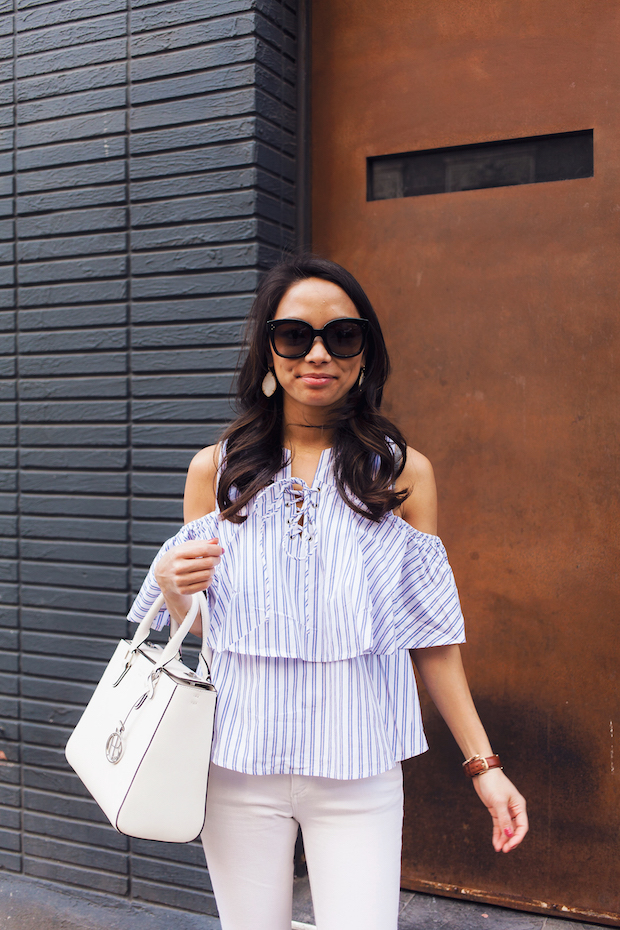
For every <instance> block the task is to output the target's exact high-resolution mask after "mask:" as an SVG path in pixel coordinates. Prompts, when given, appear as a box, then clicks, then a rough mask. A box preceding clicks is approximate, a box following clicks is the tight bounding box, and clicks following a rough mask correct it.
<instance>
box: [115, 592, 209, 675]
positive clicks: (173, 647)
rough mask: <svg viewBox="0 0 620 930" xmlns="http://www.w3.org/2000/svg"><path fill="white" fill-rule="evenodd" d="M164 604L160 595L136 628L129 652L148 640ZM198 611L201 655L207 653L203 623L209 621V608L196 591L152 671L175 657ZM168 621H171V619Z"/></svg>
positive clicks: (206, 631) (204, 624)
mask: <svg viewBox="0 0 620 930" xmlns="http://www.w3.org/2000/svg"><path fill="white" fill-rule="evenodd" d="M164 603H165V602H164V595H163V594H160V595H159V596H158V597H157V598H156V599H155V600H154V601H153V603H152V605H151V607H150V608H149V610H148V612H147V613H146V615H145V616H144V618H143V619H142V620H141V622H140V625H139V626H138V629H137V630H136V632H135V633H134V637H133V639H132V641H131V645H130V647H129V648H130V651H131V652H134V651H135V650H136V649H139V647H140V646H141V645H142V644H143V643H144V642H146V640H147V639H148V638H149V633H150V630H151V623H152V622H153V620H154V618H155V617H156V616H157V614H158V613H159V611H160V610H161V608H162V607H163V606H164ZM199 610H200V613H201V616H202V647H203V650H202V652H201V655H203V652H204V651H205V649H206V650H207V652H208V651H209V650H208V648H207V646H206V640H207V633H208V622H205V621H208V619H209V607H208V604H207V599H206V597H205V596H204V592H203V591H198V592H197V593H196V594H192V603H191V607H190V608H189V610H188V612H187V614H186V615H185V618H184V620H183V622H182V623H181V625H180V626H178V627H177V629H176V631H175V632H174V633H173V635H172V636H171V637H170V639H169V640H168V642H167V643H166V646H165V648H164V650H163V652H162V654H161V656H160V658H159V660H158V662H157V663H156V665H155V669H154V671H155V670H156V669H158V668H161V667H162V666H164V665H166V663H167V662H169V661H170V659H173V658H174V657H175V656H176V654H177V653H178V651H179V649H180V648H181V643H182V642H183V640H184V639H185V637H186V636H187V634H188V633H189V631H190V629H191V627H192V626H193V624H194V620H195V619H196V616H197V615H198V611H199ZM170 619H171V621H172V618H170ZM172 622H174V621H172ZM175 626H177V624H176V623H175ZM203 658H204V661H205V663H206V665H207V669H208V668H209V663H208V662H207V658H206V656H204V655H203Z"/></svg>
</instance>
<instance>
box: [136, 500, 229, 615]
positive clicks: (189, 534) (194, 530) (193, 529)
mask: <svg viewBox="0 0 620 930" xmlns="http://www.w3.org/2000/svg"><path fill="white" fill-rule="evenodd" d="M219 526H220V524H219V521H218V515H217V513H210V514H207V515H206V516H205V517H201V518H200V519H199V520H194V522H193V523H187V524H186V525H185V526H183V527H182V528H181V529H180V530H179V532H178V533H177V534H176V536H172V537H171V538H170V539H167V540H166V542H165V543H164V544H163V546H162V547H161V549H160V550H159V552H158V553H157V555H156V556H155V558H154V559H153V562H152V563H151V567H150V569H149V571H148V574H147V576H146V578H145V579H144V581H143V582H142V587H141V588H140V590H139V592H138V594H137V596H136V599H135V601H134V602H133V604H132V607H131V610H130V611H129V613H128V614H127V619H128V620H130V621H131V622H132V623H140V621H141V620H143V619H144V617H145V616H146V614H147V613H148V610H149V608H150V607H151V606H152V604H153V602H154V601H155V600H156V599H157V598H158V597H159V595H160V594H161V590H160V587H159V585H158V584H157V581H156V580H155V574H154V571H153V569H154V568H155V565H156V564H157V562H158V561H159V560H160V559H161V557H162V555H163V554H164V553H165V552H168V550H169V549H172V547H173V546H179V545H180V544H181V543H185V542H190V541H191V540H193V539H213V537H214V536H218V531H219ZM169 623H170V614H169V613H168V609H167V608H166V607H165V606H164V607H163V608H162V609H161V610H160V611H159V613H158V614H157V616H156V617H155V619H154V620H153V623H152V624H151V628H152V629H154V630H162V629H163V628H164V627H165V626H167V625H168V624H169Z"/></svg>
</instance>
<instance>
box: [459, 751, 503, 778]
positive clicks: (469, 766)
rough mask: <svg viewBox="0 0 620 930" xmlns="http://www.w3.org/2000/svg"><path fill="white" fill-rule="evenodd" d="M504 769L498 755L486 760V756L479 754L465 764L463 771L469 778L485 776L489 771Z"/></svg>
mask: <svg viewBox="0 0 620 930" xmlns="http://www.w3.org/2000/svg"><path fill="white" fill-rule="evenodd" d="M503 767H504V766H503V765H502V763H501V762H500V759H499V756H496V755H492V756H487V757H486V759H485V758H484V756H481V755H478V754H477V755H475V756H472V757H471V759H467V760H466V761H465V762H463V771H464V772H465V774H466V775H467V776H468V777H469V778H475V777H476V775H484V773H485V772H488V771H489V769H503Z"/></svg>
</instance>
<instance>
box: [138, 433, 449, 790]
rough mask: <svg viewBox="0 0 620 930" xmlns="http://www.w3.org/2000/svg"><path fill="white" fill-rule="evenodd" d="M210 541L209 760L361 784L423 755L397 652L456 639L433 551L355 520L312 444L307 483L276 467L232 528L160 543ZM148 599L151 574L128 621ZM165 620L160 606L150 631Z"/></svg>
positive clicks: (211, 525) (420, 536)
mask: <svg viewBox="0 0 620 930" xmlns="http://www.w3.org/2000/svg"><path fill="white" fill-rule="evenodd" d="M214 536H217V537H219V539H220V543H221V545H222V546H224V548H225V552H224V554H223V556H222V560H221V562H220V565H219V566H218V568H217V570H216V574H215V577H214V580H213V582H212V584H211V586H210V588H209V590H208V601H209V605H210V610H211V625H210V630H209V637H208V643H209V645H210V646H211V647H212V649H213V663H212V669H211V674H212V678H213V682H214V684H215V686H216V688H217V690H218V704H217V711H216V720H215V728H214V741H213V752H212V760H213V762H215V763H216V764H217V765H220V766H223V767H224V768H229V769H234V770H235V771H238V772H245V773H247V774H254V775H267V774H302V775H318V776H323V777H327V778H340V779H350V778H364V777H366V776H370V775H377V774H379V773H380V772H384V771H386V770H387V769H390V768H393V766H394V765H396V764H397V762H399V761H400V760H402V759H406V758H409V757H410V756H414V755H417V754H418V753H421V752H423V751H424V750H425V749H426V748H427V744H426V740H425V737H424V731H423V729H422V719H421V715H420V706H419V700H418V693H417V688H416V682H415V676H414V673H413V668H412V665H411V660H410V657H409V654H408V652H407V650H408V649H411V648H420V647H426V646H439V645H446V644H449V643H461V642H464V627H463V617H462V614H461V609H460V605H459V599H458V594H457V590H456V586H455V583H454V578H453V575H452V571H451V569H450V565H449V563H448V559H447V556H446V553H445V550H444V547H443V545H442V543H441V541H440V540H439V538H438V537H436V536H429V535H427V534H426V533H420V532H418V531H417V530H414V529H413V528H412V527H410V526H409V525H408V524H407V523H405V521H404V520H402V519H400V518H399V517H396V516H394V515H393V514H388V515H386V516H385V517H384V518H383V520H381V522H380V523H373V522H372V521H370V520H368V519H366V518H365V517H362V516H360V515H358V514H356V513H354V511H353V510H351V508H350V507H348V506H347V504H346V503H345V502H344V500H343V499H342V497H341V496H340V494H339V493H338V490H337V488H336V484H335V480H334V475H333V470H332V455H331V450H329V449H326V450H325V451H324V452H323V453H322V455H321V459H320V462H319V465H318V468H317V472H316V475H315V477H314V481H313V483H312V486H311V487H310V486H308V485H307V484H306V483H305V482H304V481H302V480H301V479H299V478H295V477H293V476H292V475H291V472H290V466H288V465H285V466H284V467H283V468H282V469H281V471H279V472H278V473H277V475H276V476H275V479H274V481H273V483H272V484H270V485H269V486H268V487H266V488H264V490H262V491H261V492H260V493H259V494H257V495H256V497H255V498H254V499H253V501H252V502H251V504H250V505H249V506H248V508H247V520H246V521H245V522H244V523H241V524H235V523H231V522H230V521H227V520H221V519H220V517H219V514H218V512H217V511H215V512H213V513H210V514H207V515H206V516H205V517H202V518H201V519H200V520H195V521H194V522H193V523H188V524H187V525H186V526H184V527H183V528H182V529H181V531H180V532H179V533H178V534H177V535H176V536H175V537H174V538H172V539H170V540H168V541H167V542H166V543H165V544H164V546H163V547H162V549H161V550H160V552H159V553H158V555H157V556H156V557H155V560H154V563H153V564H155V562H156V561H157V559H158V558H159V557H160V556H161V554H162V553H163V552H165V551H167V550H168V549H169V548H170V547H171V546H174V545H178V544H179V543H183V542H186V541H188V540H191V539H211V538H212V537H214ZM158 594H159V587H158V585H157V582H156V581H155V577H154V575H153V569H152V567H151V570H150V571H149V574H148V576H147V578H146V580H145V581H144V584H143V585H142V588H141V590H140V593H139V594H138V596H137V598H136V600H135V602H134V605H133V607H132V608H131V611H130V613H129V619H130V620H132V621H135V622H138V621H139V620H141V619H142V617H144V615H145V613H146V611H147V610H148V608H149V606H150V605H151V604H152V603H153V601H154V599H155V598H156V597H157V595H158ZM168 621H169V617H168V614H167V611H165V610H164V611H161V612H160V614H159V615H158V616H157V618H156V619H155V622H154V624H153V625H154V626H155V627H156V628H157V629H160V628H161V627H163V626H164V625H165V624H166V623H167V622H168Z"/></svg>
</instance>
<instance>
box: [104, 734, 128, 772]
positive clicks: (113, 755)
mask: <svg viewBox="0 0 620 930" xmlns="http://www.w3.org/2000/svg"><path fill="white" fill-rule="evenodd" d="M123 748H124V747H123V738H122V736H121V731H120V730H115V731H114V733H111V734H110V736H108V741H107V743H106V744H105V757H106V759H107V760H108V762H111V763H112V765H116V763H117V762H118V761H119V759H120V758H121V756H122V755H123Z"/></svg>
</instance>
